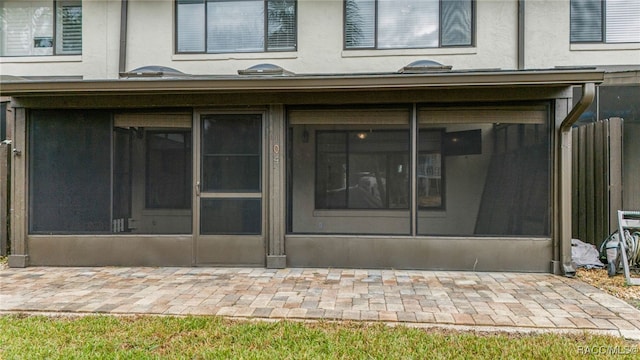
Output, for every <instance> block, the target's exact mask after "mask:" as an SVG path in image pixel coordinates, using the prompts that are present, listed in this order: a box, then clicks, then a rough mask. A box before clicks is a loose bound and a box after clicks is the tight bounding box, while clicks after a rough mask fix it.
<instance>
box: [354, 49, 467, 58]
mask: <svg viewBox="0 0 640 360" xmlns="http://www.w3.org/2000/svg"><path fill="white" fill-rule="evenodd" d="M477 53H478V49H477V48H476V47H447V48H428V49H389V50H374V49H367V50H358V49H349V50H342V54H341V55H342V57H343V58H352V57H353V58H355V57H374V56H412V55H415V56H429V55H476V54H477Z"/></svg>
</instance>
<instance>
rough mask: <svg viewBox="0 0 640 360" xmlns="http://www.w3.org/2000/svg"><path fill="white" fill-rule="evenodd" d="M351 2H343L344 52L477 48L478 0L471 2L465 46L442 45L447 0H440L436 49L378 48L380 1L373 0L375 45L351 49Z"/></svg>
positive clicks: (417, 47)
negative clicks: (348, 7) (469, 23)
mask: <svg viewBox="0 0 640 360" xmlns="http://www.w3.org/2000/svg"><path fill="white" fill-rule="evenodd" d="M348 1H349V0H344V1H343V6H342V9H343V11H342V20H343V26H342V49H343V50H353V51H357V50H411V49H441V48H469V47H475V46H476V33H477V31H476V23H477V21H476V0H469V1H471V39H470V42H469V44H465V45H442V2H443V1H446V0H439V3H440V5H439V9H438V46H435V47H422V46H416V47H393V48H380V47H378V2H379V0H372V1H374V2H375V4H374V35H373V41H374V45H373V46H370V47H349V46H347V2H348Z"/></svg>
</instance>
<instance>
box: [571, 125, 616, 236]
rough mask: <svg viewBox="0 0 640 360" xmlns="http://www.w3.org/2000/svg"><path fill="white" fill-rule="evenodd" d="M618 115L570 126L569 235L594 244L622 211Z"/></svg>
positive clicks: (609, 228) (605, 233) (613, 227)
mask: <svg viewBox="0 0 640 360" xmlns="http://www.w3.org/2000/svg"><path fill="white" fill-rule="evenodd" d="M622 125H623V121H622V119H620V118H611V119H607V120H602V121H598V122H595V123H591V124H587V125H583V126H580V127H578V128H574V129H573V134H572V136H573V140H572V141H573V164H572V165H573V166H572V168H573V176H572V180H573V193H572V199H573V203H572V207H573V214H572V217H573V218H572V223H573V226H572V228H573V234H572V237H573V238H575V239H580V240H582V241H584V242H586V243H591V244H594V245H596V246H598V247H599V246H600V244H601V243H602V242H603V241H604V240H605V239H606V238H607V236H609V234H611V233H612V232H614V231H615V230H616V228H617V226H618V220H617V213H616V212H617V210H622V134H623V133H622V130H623V128H622Z"/></svg>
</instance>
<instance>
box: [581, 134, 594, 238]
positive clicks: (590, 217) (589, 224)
mask: <svg viewBox="0 0 640 360" xmlns="http://www.w3.org/2000/svg"><path fill="white" fill-rule="evenodd" d="M595 126H596V124H589V125H588V126H585V132H586V134H585V137H586V139H585V140H586V146H585V148H586V153H585V162H584V164H583V166H584V168H585V174H586V176H585V192H584V195H585V204H586V206H585V209H584V211H585V216H586V222H585V226H586V234H587V235H586V237H585V239H586V240H587V241H588V242H590V243H593V242H594V240H595V239H594V231H595V226H594V220H595V211H594V208H595V203H594V199H595V186H594V184H595V182H594V175H595V168H594V167H593V164H594V161H593V158H594V152H595V148H594V141H593V140H594V139H593V134H594V128H595Z"/></svg>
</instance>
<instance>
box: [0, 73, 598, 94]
mask: <svg viewBox="0 0 640 360" xmlns="http://www.w3.org/2000/svg"><path fill="white" fill-rule="evenodd" d="M603 79H604V72H603V71H601V70H596V69H593V68H591V69H551V70H506V71H505V70H486V71H457V72H444V73H442V72H438V73H432V74H431V73H427V74H422V73H421V74H398V73H382V74H337V75H294V76H188V77H178V78H135V79H114V80H77V79H74V80H70V79H59V80H56V79H51V80H41V79H39V80H24V79H18V80H9V81H6V80H3V81H0V95H1V96H14V97H24V96H55V95H94V96H95V95H103V94H104V95H108V94H111V95H113V94H119V95H128V94H131V95H135V94H171V93H234V92H244V93H251V92H304V91H323V92H324V91H353V90H412V89H415V90H418V89H438V88H473V87H527V86H570V85H581V84H585V83H596V84H597V83H601V82H602V81H603Z"/></svg>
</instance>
